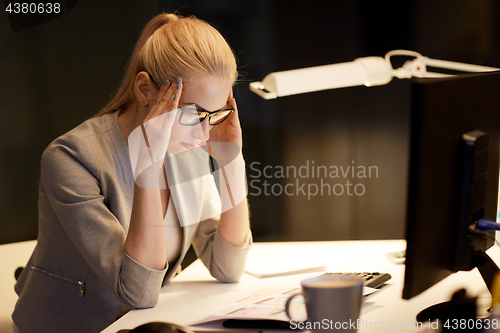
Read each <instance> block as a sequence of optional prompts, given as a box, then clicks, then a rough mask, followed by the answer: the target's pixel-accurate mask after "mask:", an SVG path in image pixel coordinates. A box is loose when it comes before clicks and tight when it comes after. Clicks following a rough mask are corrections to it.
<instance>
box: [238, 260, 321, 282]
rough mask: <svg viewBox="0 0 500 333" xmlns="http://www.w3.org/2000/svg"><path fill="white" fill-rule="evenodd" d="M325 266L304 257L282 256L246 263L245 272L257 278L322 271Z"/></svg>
mask: <svg viewBox="0 0 500 333" xmlns="http://www.w3.org/2000/svg"><path fill="white" fill-rule="evenodd" d="M325 270H326V266H325V265H323V264H321V263H318V262H315V261H313V260H310V259H306V258H293V257H290V258H283V259H280V260H279V261H275V262H270V263H267V264H262V263H259V262H255V263H248V264H247V266H246V267H245V273H247V274H250V275H253V276H255V277H258V278H267V277H274V276H283V275H291V274H300V273H310V272H322V271H325Z"/></svg>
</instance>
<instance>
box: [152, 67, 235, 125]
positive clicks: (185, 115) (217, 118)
mask: <svg viewBox="0 0 500 333" xmlns="http://www.w3.org/2000/svg"><path fill="white" fill-rule="evenodd" d="M146 73H148V72H146ZM148 76H149V78H150V80H151V81H153V83H154V84H156V85H158V84H157V83H156V82H155V80H154V79H153V76H152V75H151V74H149V73H148ZM180 109H181V115H180V116H179V123H180V124H181V125H184V126H195V125H197V124H200V123H201V122H202V121H204V120H205V119H206V118H207V117H208V124H209V125H210V126H215V125H220V124H222V123H223V122H224V120H226V119H227V118H229V116H230V115H231V114H232V113H233V112H234V109H220V110H217V111H212V112H211V111H205V110H199V109H197V108H196V107H194V105H190V106H183V107H181V108H180Z"/></svg>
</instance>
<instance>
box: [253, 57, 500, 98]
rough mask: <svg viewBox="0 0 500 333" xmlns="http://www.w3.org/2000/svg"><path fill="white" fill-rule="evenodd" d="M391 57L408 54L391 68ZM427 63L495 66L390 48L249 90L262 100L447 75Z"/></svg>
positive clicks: (279, 76)
mask: <svg viewBox="0 0 500 333" xmlns="http://www.w3.org/2000/svg"><path fill="white" fill-rule="evenodd" d="M392 56H410V57H414V59H413V60H408V61H406V62H405V64H404V65H403V66H402V67H401V68H398V69H394V68H392V64H391V57H392ZM427 66H429V67H435V68H443V69H451V70H457V71H463V72H489V71H495V70H498V68H493V67H486V66H478V65H469V64H463V63H460V62H453V61H446V60H437V59H430V58H428V57H424V56H422V55H421V54H420V53H418V52H414V51H406V50H394V51H390V52H388V53H387V54H386V55H385V58H382V57H364V58H358V59H356V60H354V61H351V62H344V63H339V64H333V65H324V66H316V67H308V68H301V69H294V70H288V71H282V72H274V73H271V74H268V75H267V76H266V77H265V78H264V80H262V82H258V81H257V82H252V83H250V90H251V91H253V92H254V93H256V94H257V95H259V96H260V97H262V98H264V99H274V98H277V97H283V96H288V95H295V94H303V93H307V92H312V91H319V90H327V89H336V88H343V87H353V86H361V85H365V86H367V87H372V86H379V85H384V84H387V83H389V82H390V81H391V80H392V78H393V77H397V78H399V79H409V78H412V77H419V78H426V77H427V78H439V77H446V76H450V75H449V74H444V73H434V72H428V71H427Z"/></svg>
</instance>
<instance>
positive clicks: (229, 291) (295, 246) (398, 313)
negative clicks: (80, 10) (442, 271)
mask: <svg viewBox="0 0 500 333" xmlns="http://www.w3.org/2000/svg"><path fill="white" fill-rule="evenodd" d="M404 248H405V242H404V241H402V240H390V241H337V242H285V243H256V244H254V245H253V247H252V249H251V250H250V252H249V257H248V261H249V262H253V261H261V262H262V261H274V260H275V259H279V258H283V257H290V256H295V257H305V256H307V257H313V258H315V260H318V261H320V262H323V263H324V264H325V265H327V268H328V271H331V272H338V271H345V272H359V271H369V272H375V271H379V272H385V273H390V274H391V275H392V279H391V281H389V283H388V285H386V286H385V287H383V289H382V290H380V291H379V292H377V293H376V294H375V295H373V296H371V297H370V298H369V299H368V300H367V301H365V305H364V307H363V310H362V313H361V319H363V320H364V321H365V325H362V326H360V327H359V332H372V331H373V332H381V331H385V330H384V329H382V328H383V327H385V328H387V326H388V325H392V327H393V329H394V328H396V327H397V326H401V327H403V326H402V325H406V327H408V328H409V329H404V331H405V332H411V331H416V330H415V329H413V328H410V327H412V326H413V325H412V324H413V323H414V322H415V321H416V320H415V315H416V314H417V313H418V312H419V311H420V310H422V309H423V308H425V307H427V306H429V305H432V304H435V303H437V302H441V301H445V300H449V299H450V297H451V295H452V294H453V292H454V291H456V290H458V289H459V288H461V287H466V288H467V290H468V292H469V293H470V294H471V295H478V294H484V293H485V292H486V286H485V284H484V282H482V279H481V276H480V274H479V272H478V271H477V269H474V270H472V271H470V272H460V273H457V274H453V275H451V276H449V277H448V278H446V279H445V280H443V281H441V282H440V283H438V284H437V285H435V286H433V287H432V288H431V289H429V290H427V291H426V292H424V293H422V294H421V295H419V296H417V297H414V298H413V299H411V300H409V301H406V300H403V299H402V298H401V294H402V287H403V279H404V265H396V264H393V263H391V262H389V261H388V260H387V259H386V258H385V254H386V253H388V252H394V251H400V250H403V249H404ZM488 253H489V254H490V256H492V257H493V258H494V259H496V258H500V249H499V248H498V247H494V248H492V249H490V250H489V252H488ZM496 261H497V263H498V260H496ZM320 274H322V273H307V274H297V275H290V276H284V277H274V278H266V279H258V278H255V277H253V276H250V275H248V274H244V275H243V276H242V278H241V280H240V282H239V283H231V284H226V283H218V282H216V280H215V279H213V278H212V277H211V276H210V275H209V273H208V271H207V270H206V268H205V267H204V266H203V264H202V263H201V262H200V261H199V260H197V261H195V262H194V263H193V264H192V265H190V266H189V267H187V268H186V269H185V270H184V271H183V272H182V273H181V274H179V275H178V276H177V277H176V278H174V279H173V280H172V281H171V282H170V283H169V284H168V285H166V286H164V287H163V288H162V291H161V295H160V299H159V302H158V304H157V306H156V307H154V308H151V309H142V310H132V311H130V312H129V313H127V314H126V315H125V316H123V317H122V318H120V319H119V320H118V321H116V322H115V323H113V324H112V325H111V326H109V327H108V328H107V329H106V330H104V331H103V332H105V333H108V332H117V331H118V330H120V329H124V328H129V329H130V328H134V327H136V326H138V325H140V324H143V323H146V322H151V321H167V322H173V323H177V324H181V325H185V326H188V325H191V324H193V323H195V322H197V321H199V320H201V319H203V318H204V316H199V315H196V314H197V313H198V312H200V311H203V310H208V309H211V308H214V307H218V306H222V305H225V304H229V303H231V302H234V301H236V300H238V299H239V298H241V296H242V295H244V294H248V293H249V292H251V291H252V290H259V289H262V288H271V287H281V286H283V285H286V286H289V285H291V286H294V285H296V286H299V285H300V281H302V280H303V279H305V278H308V277H312V276H317V275H320ZM388 323H390V324H388ZM424 326H426V325H424ZM197 329H198V328H197Z"/></svg>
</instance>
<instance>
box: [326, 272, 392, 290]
mask: <svg viewBox="0 0 500 333" xmlns="http://www.w3.org/2000/svg"><path fill="white" fill-rule="evenodd" d="M323 275H354V276H358V277H360V278H362V279H364V280H365V287H370V288H378V287H380V286H381V285H383V284H384V283H386V282H387V281H389V280H390V279H391V275H390V274H389V273H379V272H372V273H369V272H363V273H325V274H323Z"/></svg>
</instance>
